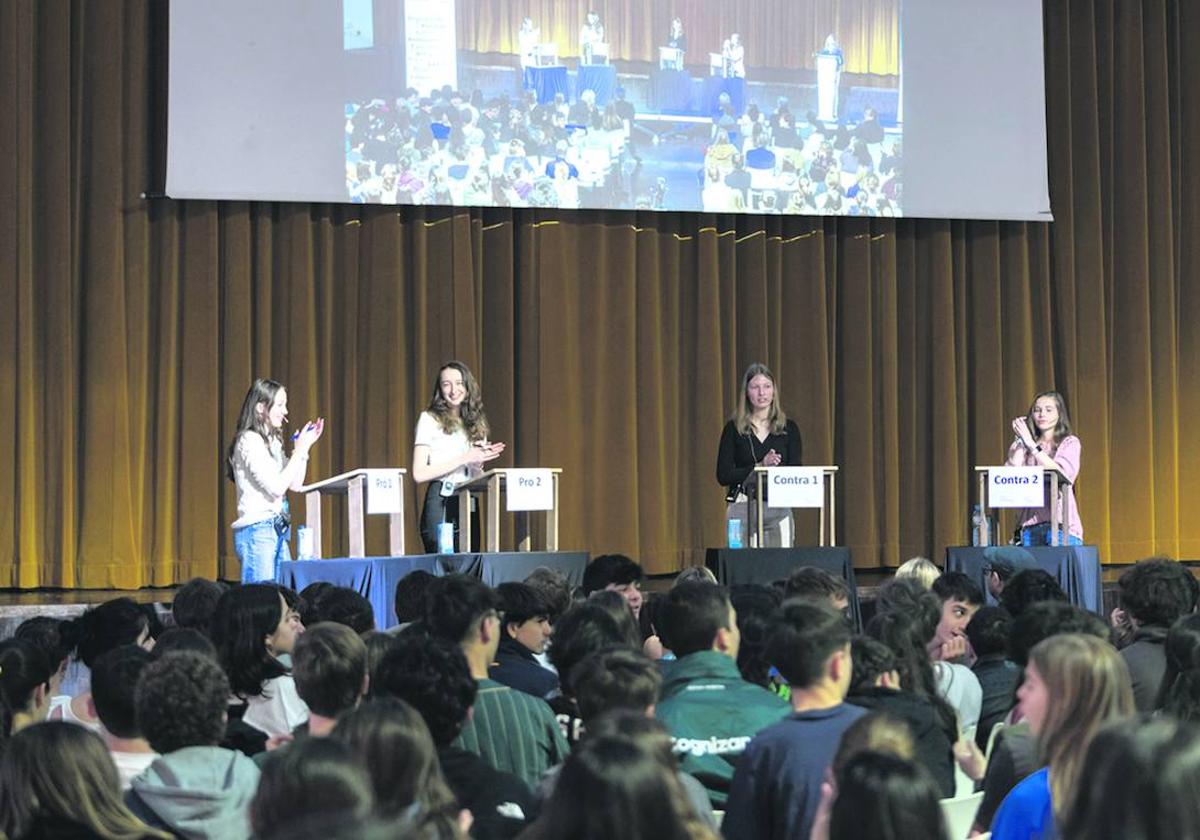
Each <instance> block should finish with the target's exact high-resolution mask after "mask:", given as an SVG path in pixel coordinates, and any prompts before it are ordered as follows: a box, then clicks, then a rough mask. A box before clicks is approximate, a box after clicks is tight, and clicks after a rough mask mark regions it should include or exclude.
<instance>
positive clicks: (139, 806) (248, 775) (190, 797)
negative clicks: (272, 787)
mask: <svg viewBox="0 0 1200 840" xmlns="http://www.w3.org/2000/svg"><path fill="white" fill-rule="evenodd" d="M258 777H259V771H258V768H257V767H255V766H254V762H253V761H251V760H250V759H249V758H247V757H246V756H244V755H242V754H241V753H240V752H235V751H234V750H227V749H224V748H222V747H184V748H183V749H181V750H176V751H175V752H173V753H168V754H167V755H163V756H159V757H158V758H157V759H155V760H154V763H153V764H151V765H150V766H149V767H148V768H146V770H145V771H143V772H142V773H141V774H140V775H138V776H136V777H134V779H133V784H132V786H131V787H130V789H129V791H127V792H126V794H125V802H126V804H127V805H129V808H130V810H132V811H133V812H134V813H135V814H136V815H137V816H138V817H139V818H141V819H142V820H143V821H144V822H146V823H147V824H148V825H151V826H154V827H156V828H164V829H166V830H168V831H171V832H173V833H175V834H176V835H178V836H180V837H186V838H189V840H193V838H195V840H199V838H214V840H241V839H242V838H249V837H250V800H251V799H253V798H254V792H255V790H256V789H257V788H258Z"/></svg>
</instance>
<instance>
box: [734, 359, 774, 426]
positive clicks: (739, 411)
mask: <svg viewBox="0 0 1200 840" xmlns="http://www.w3.org/2000/svg"><path fill="white" fill-rule="evenodd" d="M756 376H765V377H767V379H770V380H771V384H772V385H773V386H774V387H775V393H774V395H773V396H772V397H771V408H770V409H769V410H768V411H767V425H768V426H769V427H770V429H771V433H772V434H778V433H779V432H782V431H783V429H784V427H785V426H786V425H787V415H786V414H784V413H783V408H782V407H781V406H780V404H779V382H778V381H776V379H775V374H773V373H771V369H770V368H769V367H767V366H766V365H764V364H763V363H762V362H754V363H753V364H751V365H750V367H748V368H746V373H745V374H744V375H743V376H742V390H741V392H740V393H739V395H738V401H737V407H736V408H734V410H733V425H734V426H736V427H737V430H738V434H742V435H748V434H750V432H752V431H753V430H754V427H753V426H752V425H751V424H750V415H751V414H752V413H753V411H754V407H753V406H752V405H750V398H749V397H748V396H747V395H746V389H747V388H749V387H750V380H751V379H753V378H754V377H756Z"/></svg>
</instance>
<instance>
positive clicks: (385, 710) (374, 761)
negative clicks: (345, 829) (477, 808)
mask: <svg viewBox="0 0 1200 840" xmlns="http://www.w3.org/2000/svg"><path fill="white" fill-rule="evenodd" d="M333 738H334V739H335V740H338V741H343V742H345V743H346V744H347V745H348V746H349V747H350V749H351V750H352V751H353V752H354V754H355V755H357V756H359V757H360V758H361V759H362V761H363V762H364V764H365V765H366V769H367V773H368V776H369V778H370V781H371V784H372V786H373V788H374V791H375V813H376V815H377V816H378V817H380V818H381V819H384V820H400V821H402V822H403V824H404V829H405V830H406V831H411V832H413V833H414V834H419V835H420V836H428V837H456V836H458V835H459V833H460V832H465V830H466V829H467V828H468V827H469V826H470V817H469V814H470V812H469V811H461V812H460V810H459V807H458V805H457V803H456V802H455V801H454V794H452V793H451V792H450V787H449V786H448V785H447V784H446V780H445V778H444V777H443V776H442V769H441V766H440V765H439V764H438V754H437V749H436V748H435V747H434V745H433V738H432V737H431V736H430V734H429V728H428V727H427V726H426V725H425V720H424V719H423V718H422V717H421V715H420V714H418V713H417V712H416V710H414V709H413V707H412V706H410V705H408V704H407V703H405V702H404V701H403V700H397V699H394V698H390V697H381V698H376V699H373V700H370V701H368V702H366V703H363V704H361V705H359V706H358V707H357V708H355V709H352V710H351V711H349V712H346V713H344V714H343V715H341V717H339V718H338V723H337V727H336V728H335V729H334V730H333ZM398 827H399V826H398Z"/></svg>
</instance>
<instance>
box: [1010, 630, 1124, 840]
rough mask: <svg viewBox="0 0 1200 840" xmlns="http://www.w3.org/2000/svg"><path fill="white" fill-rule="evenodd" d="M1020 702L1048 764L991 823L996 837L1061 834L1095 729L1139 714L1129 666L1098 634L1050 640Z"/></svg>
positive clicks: (1040, 648)
mask: <svg viewBox="0 0 1200 840" xmlns="http://www.w3.org/2000/svg"><path fill="white" fill-rule="evenodd" d="M1017 700H1018V703H1019V704H1020V707H1021V711H1022V712H1023V713H1024V716H1025V719H1026V720H1027V721H1028V722H1029V728H1030V730H1031V731H1032V732H1033V735H1034V737H1035V738H1036V739H1037V746H1038V754H1039V756H1040V757H1041V759H1042V761H1044V762H1045V765H1046V766H1044V767H1043V768H1042V769H1041V770H1039V771H1037V772H1036V773H1034V774H1033V775H1031V776H1028V777H1027V778H1025V779H1024V780H1023V781H1021V782H1020V783H1019V784H1018V785H1017V786H1016V787H1014V788H1013V789H1012V791H1011V792H1009V794H1008V796H1006V797H1005V798H1004V801H1003V802H1002V803H1001V804H1000V810H999V811H997V812H996V818H995V819H994V820H993V821H992V838H993V840H1027V838H1030V837H1052V836H1054V830H1055V824H1056V822H1057V820H1058V819H1059V817H1060V816H1061V815H1062V814H1065V813H1066V812H1067V811H1068V810H1069V809H1070V807H1071V804H1072V799H1073V798H1074V796H1075V791H1076V785H1077V784H1078V782H1079V777H1080V772H1081V768H1082V767H1083V761H1084V756H1085V754H1086V753H1087V749H1088V746H1089V745H1090V743H1091V741H1092V738H1093V737H1094V736H1095V735H1096V732H1097V731H1098V730H1099V729H1100V727H1101V726H1103V725H1104V724H1105V723H1107V722H1109V721H1114V720H1119V719H1121V718H1125V717H1130V716H1132V715H1133V713H1134V705H1133V688H1132V685H1131V683H1130V679H1129V669H1128V668H1126V667H1125V662H1124V661H1123V660H1122V659H1121V657H1120V655H1119V654H1118V653H1117V651H1116V649H1115V648H1114V647H1113V646H1112V645H1110V644H1108V643H1107V642H1104V641H1101V640H1100V639H1097V638H1095V637H1094V636H1086V635H1083V634H1079V633H1068V634H1064V635H1059V636H1051V637H1050V638H1048V639H1046V640H1045V641H1043V642H1040V643H1039V644H1038V645H1037V646H1036V647H1034V648H1033V650H1032V651H1030V653H1029V664H1028V665H1026V666H1025V682H1024V683H1023V684H1022V685H1021V688H1020V689H1019V690H1018V691H1017Z"/></svg>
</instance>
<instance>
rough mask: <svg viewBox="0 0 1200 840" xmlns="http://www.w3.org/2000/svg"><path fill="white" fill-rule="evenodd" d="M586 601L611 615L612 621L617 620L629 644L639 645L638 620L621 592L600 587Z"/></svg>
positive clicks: (640, 642) (640, 634)
mask: <svg viewBox="0 0 1200 840" xmlns="http://www.w3.org/2000/svg"><path fill="white" fill-rule="evenodd" d="M587 602H588V603H589V604H595V605H596V606H597V607H599V608H600V609H602V610H604V611H605V612H606V613H608V614H609V615H610V616H612V618H613V621H615V622H617V626H619V627H620V628H621V632H622V633H624V634H625V639H626V641H627V642H628V643H629V644H631V645H633V646H635V647H640V646H641V644H642V633H641V631H640V630H639V629H638V620H637V618H635V617H634V615H633V610H631V609H629V602H628V601H626V600H625V598H624V596H622V595H621V593H619V592H613V591H612V590H608V589H600V590H597V591H596V592H593V593H592V594H591V595H589V596H588V599H587Z"/></svg>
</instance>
